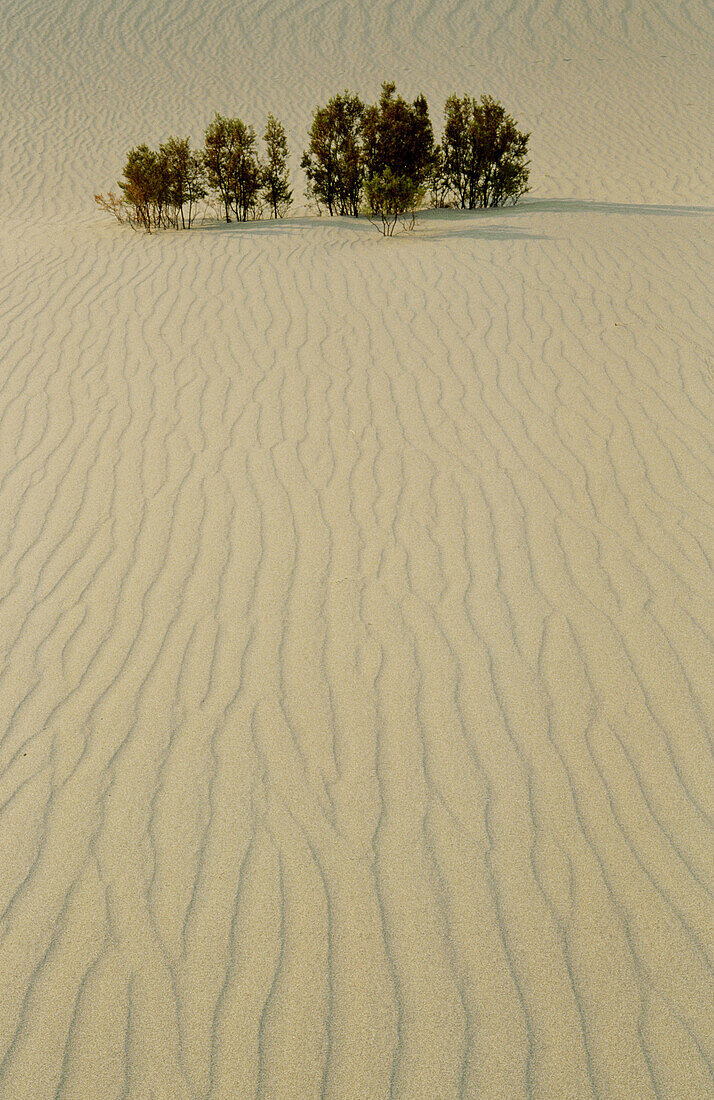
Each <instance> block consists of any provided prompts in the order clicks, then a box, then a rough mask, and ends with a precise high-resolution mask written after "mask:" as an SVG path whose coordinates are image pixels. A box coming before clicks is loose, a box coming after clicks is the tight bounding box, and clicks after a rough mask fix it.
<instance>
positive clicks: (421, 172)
mask: <svg viewBox="0 0 714 1100" xmlns="http://www.w3.org/2000/svg"><path fill="white" fill-rule="evenodd" d="M395 92H396V87H395V85H394V84H393V83H388V82H385V83H384V84H382V94H381V96H380V98H379V103H378V104H376V105H375V106H372V107H368V108H367V109H366V111H365V112H364V118H363V120H362V143H363V159H364V170H365V174H366V176H367V178H369V177H371V176H377V175H381V174H382V173H383V172H384V171H385V170H386V169H389V171H390V173H391V175H392V177H396V178H399V179H409V180H413V181H414V182H415V183H416V184H417V185H422V184H424V183H425V182H426V181H427V178H428V176H429V172H430V170H431V166H432V161H433V157H434V131H433V129H432V126H431V120H430V118H429V108H428V106H427V102H426V99H425V98H424V96H417V98H416V99H415V100H414V102H413V103H407V102H406V100H404V99H403V98H402V97H401V96H398V95H395Z"/></svg>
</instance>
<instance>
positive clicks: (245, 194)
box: [203, 114, 262, 222]
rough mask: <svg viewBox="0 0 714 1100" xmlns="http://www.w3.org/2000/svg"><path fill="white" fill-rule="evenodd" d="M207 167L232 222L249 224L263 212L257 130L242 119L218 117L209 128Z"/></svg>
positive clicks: (227, 219) (206, 133)
mask: <svg viewBox="0 0 714 1100" xmlns="http://www.w3.org/2000/svg"><path fill="white" fill-rule="evenodd" d="M204 139H205V141H204V150H203V164H204V167H205V170H206V178H207V180H208V184H209V186H210V187H211V189H212V190H213V191H215V192H216V194H217V195H218V197H219V199H220V201H221V203H222V205H223V209H224V212H225V217H226V221H227V222H230V220H231V213H233V214H234V215H235V218H236V221H243V222H244V221H247V220H248V218H249V217H256V216H257V215H258V213H259V211H260V189H261V182H262V170H261V165H260V161H259V159H258V152H257V149H256V142H255V130H254V129H253V127H252V126H246V124H245V123H244V122H243V121H242V120H241V119H239V118H224V117H223V115H219V114H216V115H214V117H213V120H212V122H210V123H209V125H208V126H207V127H206V131H205V135H204Z"/></svg>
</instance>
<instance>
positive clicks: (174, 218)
mask: <svg viewBox="0 0 714 1100" xmlns="http://www.w3.org/2000/svg"><path fill="white" fill-rule="evenodd" d="M119 188H120V190H121V192H122V194H121V197H120V196H119V195H117V194H115V193H114V192H113V191H110V192H109V194H108V195H95V196H94V201H95V202H96V203H97V205H98V206H99V207H100V208H101V209H102V210H106V211H107V212H108V213H109V214H112V215H113V216H114V217H115V218H116V219H117V221H118V222H119V223H120V225H131V226H133V227H134V228H135V229H145V230H146V231H147V232H149V233H151V232H152V230H154V229H169V228H172V229H189V228H190V227H191V224H192V222H193V219H194V216H195V213H196V207H197V203H198V201H199V200H200V199H201V198H202V197H203V196H204V195H205V193H206V189H205V185H204V174H203V162H202V160H201V157H200V155H199V154H198V153H195V152H193V151H192V149H191V145H190V142H189V140H188V138H175V137H171V138H169V140H168V141H167V142H165V143H164V144H163V145H160V146H159V149H158V151H157V150H155V149H150V148H149V146H148V145H136V146H135V147H134V148H133V149H130V150H129V152H128V153H127V157H126V163H125V164H124V175H123V178H122V179H121V180H119Z"/></svg>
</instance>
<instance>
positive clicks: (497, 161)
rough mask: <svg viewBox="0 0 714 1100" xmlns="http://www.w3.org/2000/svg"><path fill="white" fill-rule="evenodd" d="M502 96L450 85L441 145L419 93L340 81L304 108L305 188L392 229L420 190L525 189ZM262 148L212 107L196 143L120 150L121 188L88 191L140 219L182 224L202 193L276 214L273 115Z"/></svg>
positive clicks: (281, 144)
mask: <svg viewBox="0 0 714 1100" xmlns="http://www.w3.org/2000/svg"><path fill="white" fill-rule="evenodd" d="M529 138H530V135H529V134H527V133H525V132H523V131H521V130H519V129H518V127H517V125H516V123H515V121H514V119H513V118H512V117H511V115H509V114H508V113H507V111H506V108H505V107H504V106H503V104H502V103H499V102H498V101H497V100H495V99H493V98H492V97H491V96H486V95H484V96H482V97H481V99H475V98H473V97H470V96H468V95H465V96H462V97H459V96H456V95H452V96H450V97H449V99H448V100H447V101H446V105H445V108H444V131H443V136H442V140H441V143H440V144H436V142H435V140H434V131H433V128H432V124H431V119H430V117H429V107H428V105H427V102H426V99H425V98H424V96H423V95H418V96H417V97H416V99H414V100H413V102H411V103H409V102H408V101H407V100H405V99H404V98H403V96H401V95H398V94H397V89H396V86H395V85H394V84H393V83H391V82H385V83H384V84H382V91H381V94H380V97H379V100H378V101H377V102H376V103H374V104H370V105H365V104H364V103H363V102H362V100H361V99H360V98H359V96H358V95H356V94H355V93H353V92H350V91H344V92H341V93H340V94H339V95H335V96H333V97H332V99H330V100H328V102H327V104H325V106H323V107H317V108H316V109H315V111H314V113H313V117H312V123H311V126H310V130H309V132H308V146H307V149H306V150H305V152H304V153H303V156H302V160H301V166H302V168H303V170H304V172H305V175H306V177H307V191H306V194H307V198H308V200H309V202H310V203H311V204H312V205H313V206H314V207H316V208H317V211H318V213H323V212H327V213H328V214H329V215H331V216H334V215H343V216H344V215H350V216H352V217H355V218H356V217H358V216H359V214H360V212H363V213H366V214H367V216H368V217H369V218H370V220H371V221H373V222H374V223H375V224H376V225H377V226H378V227H379V228H380V229H381V230H382V232H383V233H384V234H385V236H391V235H392V234H393V233H394V230H395V227H396V226H397V225H398V224H399V223H400V222H401V223H402V224H403V225H404V226H405V228H412V227H413V225H414V218H415V214H416V211H417V210H418V209H419V207H420V206H421V205H422V203H423V202H424V201H425V198H426V197H427V195H428V197H429V201H430V203H431V205H432V206H434V207H444V206H449V205H457V206H460V207H462V208H464V209H466V208H468V209H469V210H473V209H475V208H477V207H494V206H503V205H505V204H506V203H515V202H517V201H518V199H519V198H520V197H521V196H522V195H524V194H525V193H526V192H527V191H528V165H529V161H528V160H527V155H528V141H529ZM263 143H264V149H265V152H264V154H262V155H261V152H260V150H259V148H258V143H257V139H256V133H255V130H254V129H253V127H252V126H250V125H247V124H246V123H244V122H243V121H242V120H241V119H240V118H226V117H224V116H223V115H220V114H216V115H214V117H213V119H212V120H211V122H210V123H209V124H208V126H207V127H206V130H205V132H204V143H203V148H202V149H201V150H200V151H199V150H194V149H192V148H191V144H190V141H189V139H188V138H176V137H170V138H169V139H168V140H167V141H166V142H164V144H163V145H160V146H159V148H158V149H151V148H150V147H149V146H148V145H146V144H143V145H137V146H134V147H133V148H132V149H130V150H129V152H128V154H127V157H126V161H125V164H124V174H123V177H122V179H121V180H120V181H119V192H118V193H117V192H113V191H110V192H109V193H108V194H106V195H103V194H100V195H95V196H94V198H95V201H96V202H97V203H98V205H99V206H100V207H101V208H102V209H103V210H106V211H108V212H109V213H111V214H112V215H113V216H114V217H115V218H117V220H118V221H120V222H121V223H123V224H129V225H131V226H134V227H135V228H138V229H144V230H146V231H148V232H152V231H153V230H155V229H166V228H174V229H190V228H191V226H192V224H193V223H194V221H195V218H196V213H197V211H198V209H199V205H200V203H201V201H202V200H203V199H208V201H209V202H210V203H212V204H215V205H216V206H217V207H218V208H219V210H220V212H221V216H223V217H225V220H226V221H227V222H230V221H232V219H233V218H235V219H236V221H242V222H245V221H248V220H249V219H253V218H259V217H261V216H262V214H263V212H264V211H265V210H267V211H268V212H269V214H270V216H272V217H274V218H280V217H284V215H285V214H286V213H287V211H288V210H289V208H290V205H291V202H292V195H293V193H292V190H291V188H290V170H289V152H288V143H287V138H286V135H285V130H284V128H283V126H282V124H281V123H280V122H279V121H278V120H277V119H276V118H275V117H274V116H273V115H269V116H268V119H267V122H266V126H265V131H264V134H263Z"/></svg>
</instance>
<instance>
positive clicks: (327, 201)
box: [301, 91, 364, 218]
mask: <svg viewBox="0 0 714 1100" xmlns="http://www.w3.org/2000/svg"><path fill="white" fill-rule="evenodd" d="M363 114H364V104H363V103H362V100H361V99H360V98H359V96H356V95H352V94H351V93H350V92H348V91H345V92H343V93H342V95H336V96H333V97H332V99H331V100H329V102H328V103H327V105H326V106H325V107H318V108H316V110H315V113H314V115H313V118H312V125H311V127H310V132H309V145H308V147H307V149H306V150H305V152H304V154H303V158H302V161H301V166H302V168H303V169H304V171H305V175H306V176H307V180H308V192H307V193H308V198H309V199H310V200H311V201H312V202H313V203H314V204H315V205H316V207H317V210H318V212H320V211H321V209H322V208H323V207H324V208H326V209H327V212H328V214H330V215H334V214H343V215H344V214H351V215H352V216H353V217H355V218H356V217H357V216H358V215H359V207H360V198H361V194H362V178H363V168H362V148H361V142H360V128H361V123H362V116H363Z"/></svg>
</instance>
